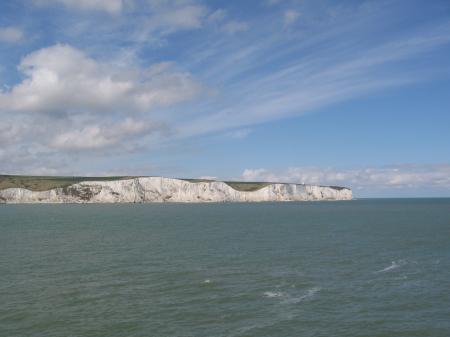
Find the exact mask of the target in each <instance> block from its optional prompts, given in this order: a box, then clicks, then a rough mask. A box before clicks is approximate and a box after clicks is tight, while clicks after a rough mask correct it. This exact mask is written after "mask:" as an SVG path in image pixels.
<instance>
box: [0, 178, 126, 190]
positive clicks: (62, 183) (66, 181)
mask: <svg viewBox="0 0 450 337" xmlns="http://www.w3.org/2000/svg"><path fill="white" fill-rule="evenodd" d="M130 178H133V177H51V176H15V175H14V176H12V175H0V190H3V189H6V188H26V189H27V190H31V191H48V190H51V189H53V188H58V187H67V186H70V185H73V184H77V183H80V182H82V181H99V180H104V181H109V180H120V179H130Z"/></svg>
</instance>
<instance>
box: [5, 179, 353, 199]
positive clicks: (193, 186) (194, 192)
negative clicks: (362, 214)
mask: <svg viewBox="0 0 450 337" xmlns="http://www.w3.org/2000/svg"><path fill="white" fill-rule="evenodd" d="M350 199H352V191H351V189H348V188H343V187H327V186H315V185H299V184H278V183H274V184H270V185H267V186H265V187H262V188H261V189H258V190H256V191H251V192H250V191H238V190H236V189H234V188H232V187H231V186H229V185H228V184H227V183H225V182H221V181H206V182H189V181H186V180H181V179H172V178H162V177H141V178H133V179H123V180H112V181H85V182H80V183H77V184H73V185H70V186H67V187H62V188H54V189H51V190H48V191H30V190H27V189H24V188H7V189H3V190H0V202H3V203H135V202H136V203H149V202H258V201H305V200H350Z"/></svg>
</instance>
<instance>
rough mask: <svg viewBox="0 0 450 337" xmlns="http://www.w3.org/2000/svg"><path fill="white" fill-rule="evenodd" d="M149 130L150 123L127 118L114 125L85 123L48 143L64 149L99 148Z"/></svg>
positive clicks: (150, 129) (150, 128)
mask: <svg viewBox="0 0 450 337" xmlns="http://www.w3.org/2000/svg"><path fill="white" fill-rule="evenodd" d="M151 131H152V127H151V125H147V124H145V123H143V122H139V121H136V120H133V119H131V118H127V119H126V120H125V121H123V122H120V123H116V124H114V125H87V126H85V127H83V128H82V129H75V130H68V131H66V132H63V133H61V134H58V135H56V136H55V137H54V139H53V140H52V141H51V144H50V145H51V146H52V147H55V148H59V149H66V150H86V149H99V148H104V147H109V146H112V145H115V144H118V143H120V142H122V141H123V140H124V139H129V138H130V137H136V136H140V135H142V134H145V133H149V132H151Z"/></svg>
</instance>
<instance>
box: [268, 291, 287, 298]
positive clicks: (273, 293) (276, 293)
mask: <svg viewBox="0 0 450 337" xmlns="http://www.w3.org/2000/svg"><path fill="white" fill-rule="evenodd" d="M264 296H265V297H268V298H276V297H285V296H286V295H285V294H284V293H282V292H281V291H266V292H265V293H264Z"/></svg>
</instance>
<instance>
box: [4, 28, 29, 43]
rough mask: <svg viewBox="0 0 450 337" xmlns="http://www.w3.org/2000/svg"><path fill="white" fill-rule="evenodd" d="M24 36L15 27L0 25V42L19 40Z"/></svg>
mask: <svg viewBox="0 0 450 337" xmlns="http://www.w3.org/2000/svg"><path fill="white" fill-rule="evenodd" d="M23 38H24V33H23V31H22V30H21V29H19V28H17V27H0V43H1V42H9V43H13V42H19V41H20V40H22V39H23Z"/></svg>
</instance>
